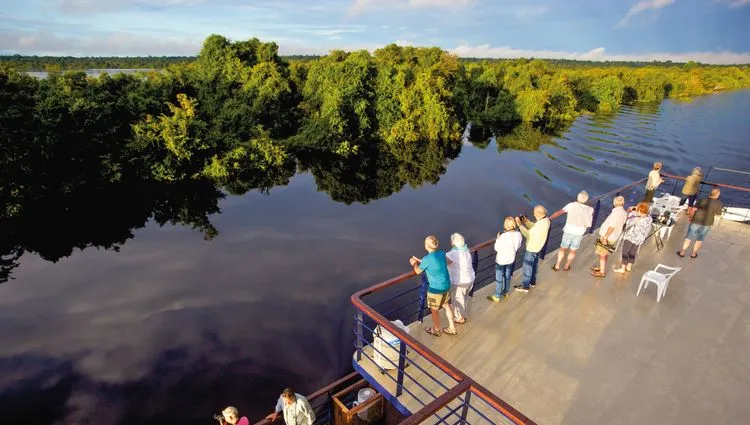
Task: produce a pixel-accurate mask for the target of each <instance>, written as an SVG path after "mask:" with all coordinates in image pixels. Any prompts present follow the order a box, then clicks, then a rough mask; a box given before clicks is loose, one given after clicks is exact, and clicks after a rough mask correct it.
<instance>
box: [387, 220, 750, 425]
mask: <svg viewBox="0 0 750 425" xmlns="http://www.w3.org/2000/svg"><path fill="white" fill-rule="evenodd" d="M684 232H685V223H684V220H683V222H681V223H678V224H677V225H676V227H675V230H674V232H673V234H672V237H671V239H670V240H668V241H665V247H664V248H663V249H662V250H660V251H657V250H656V248H655V245H654V243H653V241H652V240H649V241H648V242H647V243H646V244H645V245H644V247H643V248H642V249H641V253H640V257H639V258H638V261H637V263H636V265H635V267H634V270H633V271H632V272H631V273H629V274H626V275H624V276H622V275H618V274H616V273H612V272H611V266H612V265H613V264H614V262H615V261H617V260H619V251H618V252H617V253H615V255H613V256H611V257H610V262H609V264H608V268H609V269H610V270H609V271H608V276H607V277H605V278H603V279H596V278H594V277H592V276H590V274H589V266H590V265H591V264H593V263H594V260H595V258H594V254H593V252H592V250H591V249H589V248H588V247H589V246H590V245H591V244H592V243H593V242H591V239H590V238H589V239H585V240H584V243H583V246H582V248H581V250H580V251H581V252H580V254H579V256H578V258H577V259H576V261H575V263H574V264H573V269H572V270H571V271H569V272H562V271H561V272H553V271H552V270H551V269H550V267H551V264H552V261H553V259H554V258H556V252H553V253H552V255H549V256H548V257H547V260H546V261H544V262H542V263H540V273H539V278H538V285H537V287H536V288H535V289H532V291H531V292H530V293H528V294H522V293H514V294H512V295H511V297H510V298H509V299H508V300H506V301H503V302H502V303H499V304H494V303H491V302H489V301H487V300H486V299H485V297H486V295H488V294H490V293H491V291H492V290H494V285H491V287H487V288H484V289H483V290H481V291H478V292H477V293H476V294H475V296H474V299H473V301H472V304H471V306H470V316H469V322H468V323H467V324H466V325H463V326H461V327H460V328H459V332H460V334H459V335H457V336H450V335H443V336H441V337H440V338H435V337H432V336H430V335H427V334H426V333H425V332H424V331H423V330H422V327H421V326H418V325H419V324H413V325H412V332H411V333H412V335H414V336H416V337H417V339H418V340H420V341H421V342H423V343H425V344H426V345H427V346H428V347H430V348H431V349H432V350H433V351H435V352H436V353H438V354H439V355H441V356H442V357H443V358H445V359H446V360H447V361H448V362H450V363H451V364H453V365H454V366H456V367H458V368H459V369H461V370H462V371H464V372H465V373H467V374H468V375H469V376H471V377H472V378H473V379H475V380H476V381H478V382H479V383H480V384H482V385H484V386H485V387H487V388H488V389H489V390H491V391H493V392H494V393H495V394H497V395H498V396H499V397H501V398H502V399H504V400H505V401H507V402H508V403H510V404H511V405H513V406H514V407H516V408H517V409H519V410H520V411H521V412H523V413H524V414H525V415H527V416H528V417H529V418H531V419H532V420H534V421H536V422H537V423H538V424H540V425H544V424H574V425H579V424H688V425H689V424H744V423H750V402H748V400H750V261H748V260H750V248H749V247H748V245H749V242H750V226H748V225H743V224H739V223H733V222H727V221H719V222H718V223H717V225H715V226H714V228H713V230H712V231H711V233H710V234H709V236H708V238H707V240H706V242H705V245H704V246H705V249H704V250H703V251H702V252H701V254H700V256H699V257H698V258H697V259H689V258H687V257H686V258H679V257H678V256H677V255H675V251H677V249H678V247H679V245H680V244H681V243H682V240H683V235H684V234H685V233H684ZM613 260H615V261H613ZM657 263H664V264H666V265H670V266H681V267H683V270H682V271H681V272H679V273H678V274H677V275H676V276H675V277H674V278H673V279H672V282H671V283H670V286H669V290H668V292H667V294H666V296H665V297H664V299H663V300H662V301H661V302H660V303H658V304H657V303H656V300H655V295H656V292H655V288H654V287H653V286H651V287H649V288H648V289H647V290H646V292H645V293H643V292H641V295H640V296H639V297H636V295H635V293H636V289H637V287H638V283H639V281H640V277H641V275H642V274H643V273H644V272H645V271H646V270H648V269H651V268H653V267H654V266H655V265H656V264H657ZM520 275H521V273H520V272H516V273H515V275H514V283H517V282H515V281H518V280H520ZM443 317H444V316H443ZM444 323H445V322H444ZM425 324H426V325H427V324H428V319H426V320H425ZM425 366H427V365H425ZM377 375H379V374H377V373H376V374H375V375H374V376H377ZM440 379H441V380H443V379H444V378H440ZM420 381H421V380H420ZM449 381H450V379H447V380H446V382H445V383H446V384H450V382H449ZM421 382H422V383H423V385H425V386H427V387H428V388H430V389H431V390H432V389H435V390H436V389H438V388H437V384H436V383H434V382H432V381H429V380H425V381H421ZM407 388H410V389H412V390H413V391H415V392H416V393H417V394H419V393H420V392H421V391H423V390H422V389H420V388H418V387H417V386H416V385H415V384H413V383H412V384H409V383H408V381H407ZM399 400H400V401H402V403H403V404H404V405H406V406H407V407H408V408H410V409H414V410H417V409H418V407H419V406H418V405H417V403H416V402H415V401H414V400H413V398H412V397H410V396H408V395H405V396H402V397H401V398H400V399H399ZM472 423H473V422H472Z"/></svg>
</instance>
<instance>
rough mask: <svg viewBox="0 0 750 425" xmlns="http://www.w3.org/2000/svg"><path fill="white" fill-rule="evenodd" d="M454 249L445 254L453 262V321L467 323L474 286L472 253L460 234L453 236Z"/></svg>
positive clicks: (449, 270) (449, 265) (451, 266)
mask: <svg viewBox="0 0 750 425" xmlns="http://www.w3.org/2000/svg"><path fill="white" fill-rule="evenodd" d="M451 245H453V248H452V249H451V250H450V251H448V253H446V254H445V257H446V258H448V259H449V260H450V261H451V262H450V263H449V264H448V273H449V274H450V277H451V299H452V300H453V308H454V311H453V314H454V319H453V321H454V322H455V323H458V324H462V323H466V296H467V295H468V293H469V291H471V287H472V286H474V267H473V266H472V265H471V251H469V247H468V246H466V241H465V240H464V237H463V236H461V234H460V233H454V234H452V235H451Z"/></svg>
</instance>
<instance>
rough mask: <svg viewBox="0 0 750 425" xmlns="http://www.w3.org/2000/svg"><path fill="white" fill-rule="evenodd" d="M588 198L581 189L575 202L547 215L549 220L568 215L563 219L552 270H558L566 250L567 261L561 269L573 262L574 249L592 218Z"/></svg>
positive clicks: (575, 249)
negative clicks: (560, 237)
mask: <svg viewBox="0 0 750 425" xmlns="http://www.w3.org/2000/svg"><path fill="white" fill-rule="evenodd" d="M588 200H589V194H588V193H587V192H586V191H581V193H579V194H578V198H577V199H576V202H571V203H569V204H568V205H566V206H564V207H563V209H561V210H560V211H557V212H555V213H554V214H552V215H551V216H549V219H550V220H554V219H555V218H557V217H559V216H561V215H563V214H567V215H568V217H567V219H566V220H565V227H563V237H562V241H561V242H560V249H559V250H558V251H557V263H555V265H554V266H552V270H554V271H559V270H560V264H561V263H562V261H563V259H564V258H565V253H566V252H567V253H568V262H567V263H565V267H563V270H565V271H568V270H570V265H571V263H573V259H574V258H576V251H577V250H578V248H580V246H581V241H582V240H583V235H584V234H585V233H586V229H588V228H589V227H591V222H592V220H593V218H594V209H593V208H591V207H590V206H588V205H586V202H588ZM568 250H570V251H568Z"/></svg>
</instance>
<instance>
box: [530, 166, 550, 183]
mask: <svg viewBox="0 0 750 425" xmlns="http://www.w3.org/2000/svg"><path fill="white" fill-rule="evenodd" d="M534 171H536V173H537V174H539V175H540V176H542V178H544V179H545V180H548V181H552V179H551V178H549V177H548V176H547V175H546V174H544V173H543V172H541V171H540V170H539V169H538V168H534Z"/></svg>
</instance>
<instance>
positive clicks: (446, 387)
mask: <svg viewBox="0 0 750 425" xmlns="http://www.w3.org/2000/svg"><path fill="white" fill-rule="evenodd" d="M363 326H365V325H363ZM365 327H366V326H365ZM368 330H369V331H371V332H373V334H374V333H375V331H374V330H372V329H368ZM354 334H355V335H356V336H357V337H359V338H360V339H364V337H363V336H362V335H359V334H357V333H356V332H355V333H354ZM378 338H380V339H381V340H382V341H384V342H385V343H386V345H388V346H389V347H390V346H391V345H390V344H389V343H388V341H386V340H385V339H384V338H383V337H381V336H378ZM368 345H371V344H368ZM372 345H373V347H372V349H373V351H377V352H378V353H380V355H381V356H384V357H386V356H385V354H383V353H382V352H381V351H380V350H378V349H377V348H375V347H374V342H373V344H372ZM394 351H395V348H394ZM386 360H388V362H389V363H390V364H392V365H394V366H396V369H398V365H397V364H396V363H395V362H394V361H393V360H391V359H389V358H387V357H386ZM404 360H406V361H408V362H410V363H411V364H412V365H414V366H415V367H416V368H417V369H419V370H420V371H421V372H422V373H424V374H425V375H427V376H429V377H430V379H432V380H433V381H434V382H435V383H437V384H438V385H440V386H441V387H443V389H444V390H447V389H448V386H447V385H445V384H443V383H442V382H440V380H439V379H437V378H435V377H433V376H432V375H430V374H429V373H428V372H427V371H426V370H424V369H422V367H421V366H420V365H418V364H417V362H416V361H414V360H413V359H410V358H409V356H406V357H405V359H404ZM381 369H382V368H381ZM404 373H406V372H405V371H404ZM407 376H408V374H407ZM423 389H424V388H423ZM424 390H425V391H427V389H424ZM428 394H430V392H429V391H428ZM430 395H432V396H433V397H435V395H434V394H430Z"/></svg>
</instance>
